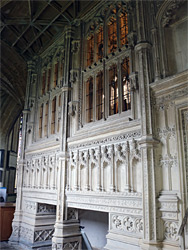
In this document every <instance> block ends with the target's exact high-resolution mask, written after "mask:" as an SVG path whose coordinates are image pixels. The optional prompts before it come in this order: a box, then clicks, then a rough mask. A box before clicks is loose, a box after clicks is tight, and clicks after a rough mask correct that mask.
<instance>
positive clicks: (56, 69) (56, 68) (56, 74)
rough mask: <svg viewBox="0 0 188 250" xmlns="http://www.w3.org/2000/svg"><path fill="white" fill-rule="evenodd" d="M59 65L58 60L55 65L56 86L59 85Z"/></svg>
mask: <svg viewBox="0 0 188 250" xmlns="http://www.w3.org/2000/svg"><path fill="white" fill-rule="evenodd" d="M58 67H59V63H58V62H57V63H56V64H55V67H54V87H56V86H57V81H58Z"/></svg>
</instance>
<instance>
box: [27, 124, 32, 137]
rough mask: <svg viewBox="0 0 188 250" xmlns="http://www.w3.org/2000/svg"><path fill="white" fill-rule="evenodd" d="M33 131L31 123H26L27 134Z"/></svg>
mask: <svg viewBox="0 0 188 250" xmlns="http://www.w3.org/2000/svg"><path fill="white" fill-rule="evenodd" d="M32 131H33V122H30V123H28V128H27V133H28V134H31V132H32Z"/></svg>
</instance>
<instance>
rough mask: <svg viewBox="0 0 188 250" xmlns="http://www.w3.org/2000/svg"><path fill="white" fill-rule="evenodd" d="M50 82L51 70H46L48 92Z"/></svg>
mask: <svg viewBox="0 0 188 250" xmlns="http://www.w3.org/2000/svg"><path fill="white" fill-rule="evenodd" d="M50 81H51V69H48V84H47V91H49V90H50Z"/></svg>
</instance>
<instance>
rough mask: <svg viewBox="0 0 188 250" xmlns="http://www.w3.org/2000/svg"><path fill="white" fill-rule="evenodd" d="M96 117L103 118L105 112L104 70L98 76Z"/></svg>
mask: <svg viewBox="0 0 188 250" xmlns="http://www.w3.org/2000/svg"><path fill="white" fill-rule="evenodd" d="M96 112H97V113H96V118H97V120H101V119H102V118H103V114H104V91H103V71H100V72H99V73H98V75H97V78H96Z"/></svg>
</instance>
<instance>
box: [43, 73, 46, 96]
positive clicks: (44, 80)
mask: <svg viewBox="0 0 188 250" xmlns="http://www.w3.org/2000/svg"><path fill="white" fill-rule="evenodd" d="M45 87H46V71H44V72H43V74H42V95H44V94H45Z"/></svg>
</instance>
